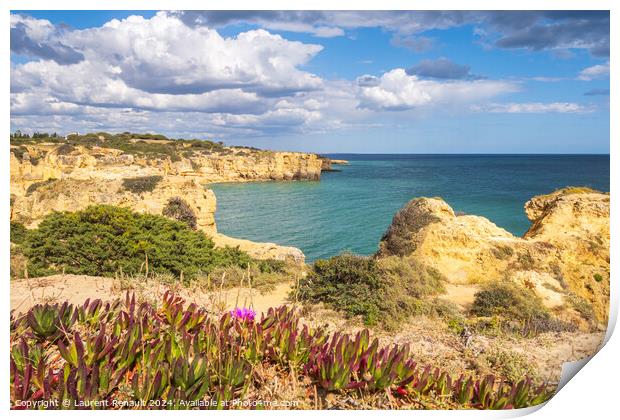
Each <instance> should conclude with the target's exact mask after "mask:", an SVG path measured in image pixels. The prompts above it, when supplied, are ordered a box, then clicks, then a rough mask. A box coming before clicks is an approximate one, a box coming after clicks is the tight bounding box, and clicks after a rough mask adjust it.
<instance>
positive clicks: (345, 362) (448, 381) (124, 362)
mask: <svg viewBox="0 0 620 420" xmlns="http://www.w3.org/2000/svg"><path fill="white" fill-rule="evenodd" d="M265 368H266V369H267V371H269V370H270V368H271V370H273V371H276V372H279V373H280V374H281V375H283V376H282V377H283V378H290V377H296V378H299V379H300V380H299V381H296V383H298V384H305V385H303V386H307V387H308V388H307V390H306V391H307V393H309V394H314V395H316V393H315V389H321V390H323V391H324V392H332V393H335V394H337V395H342V396H343V398H351V397H352V396H354V395H355V396H357V397H359V398H361V399H364V398H365V397H367V396H373V395H377V394H380V393H384V394H385V395H388V396H390V397H389V398H390V400H391V401H395V402H396V403H397V404H400V405H402V406H407V405H408V404H412V403H413V404H415V402H416V401H418V400H419V399H420V398H424V399H426V400H427V401H428V400H431V401H436V402H437V403H439V404H442V405H443V406H448V407H452V408H479V409H506V408H521V407H527V406H531V405H537V404H540V403H542V402H544V401H545V400H546V399H548V398H549V397H550V396H551V395H552V390H551V389H550V388H549V387H548V386H546V384H542V385H538V386H535V385H534V384H533V383H532V381H531V380H530V379H528V378H524V379H523V380H522V381H520V382H518V383H516V384H511V383H509V382H506V381H504V380H502V379H501V378H495V377H493V376H486V377H483V378H476V377H465V376H461V377H459V378H458V379H454V378H453V377H452V376H451V375H450V374H449V373H447V372H445V371H442V370H440V369H438V368H434V369H433V368H431V367H429V366H419V365H418V364H417V363H416V362H415V361H414V360H413V359H411V358H410V357H409V347H408V346H407V345H392V346H389V347H382V346H380V345H379V342H378V340H377V339H371V337H370V332H369V331H368V330H363V331H360V332H358V333H357V334H342V333H339V332H336V333H334V334H328V333H327V332H326V331H324V330H323V329H321V328H312V327H309V326H308V325H303V324H301V325H300V317H299V314H298V312H297V311H296V310H295V309H292V308H289V307H286V306H282V307H279V308H271V309H269V310H268V311H267V312H266V313H263V314H262V315H260V318H259V317H257V315H256V312H254V310H252V309H250V308H235V309H234V310H233V311H231V312H225V313H224V314H223V315H222V316H214V315H210V314H209V313H208V312H207V311H206V310H205V309H204V308H199V307H197V305H194V304H191V305H186V304H185V302H184V301H183V299H181V298H180V297H178V296H175V295H174V294H172V293H170V292H166V294H165V295H164V297H163V300H162V303H161V304H160V305H151V304H148V303H141V304H138V303H137V302H136V299H135V297H134V296H132V295H129V294H127V297H126V298H125V299H124V300H116V301H114V302H108V303H106V302H102V301H100V300H98V299H97V300H92V301H91V300H87V301H86V302H85V303H84V304H83V305H77V306H74V305H71V304H69V303H65V304H63V305H37V306H34V307H33V308H32V309H30V310H29V311H28V312H27V313H26V314H23V315H22V316H18V317H13V316H12V317H11V351H10V370H11V405H12V407H13V408H15V409H19V408H25V407H33V406H35V405H36V404H34V402H36V401H42V402H44V401H50V400H55V399H56V400H65V399H69V400H70V401H72V403H71V404H70V405H69V406H68V407H58V408H80V407H84V406H85V405H88V404H86V403H88V402H92V401H112V400H115V401H125V402H128V403H134V405H133V407H136V405H135V403H138V402H139V403H141V404H142V405H140V407H142V408H151V409H157V408H188V406H187V404H184V403H183V402H184V401H185V402H188V401H189V402H205V401H207V402H213V401H215V404H214V405H213V404H211V405H207V406H206V407H207V408H225V407H226V406H227V405H226V403H227V402H230V401H231V400H236V399H238V400H243V399H244V398H248V397H249V396H250V397H251V396H252V395H256V392H257V391H258V390H259V389H260V388H261V387H263V386H269V385H268V384H267V383H266V382H265V378H266V377H265V376H264V374H265V371H266V370H265ZM315 387H316V388H315ZM371 399H372V398H371ZM145 404H146V405H145ZM315 404H316V402H315ZM318 404H322V403H320V402H319V403H318ZM130 407H132V405H131V404H122V405H118V406H117V408H130ZM196 407H200V404H197V405H196ZM203 407H204V405H203ZM49 408H55V407H49Z"/></svg>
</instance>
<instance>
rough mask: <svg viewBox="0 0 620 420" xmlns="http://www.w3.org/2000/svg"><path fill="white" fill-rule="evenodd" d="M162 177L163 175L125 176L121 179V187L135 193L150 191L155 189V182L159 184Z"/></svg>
mask: <svg viewBox="0 0 620 420" xmlns="http://www.w3.org/2000/svg"><path fill="white" fill-rule="evenodd" d="M162 179H163V177H162V176H161V175H150V176H139V177H134V178H125V179H124V180H123V189H125V190H126V191H131V192H132V193H136V194H141V193H145V192H151V191H153V190H154V189H155V187H156V186H157V184H159V182H160V181H161V180H162Z"/></svg>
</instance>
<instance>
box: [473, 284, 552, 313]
mask: <svg viewBox="0 0 620 420" xmlns="http://www.w3.org/2000/svg"><path fill="white" fill-rule="evenodd" d="M472 312H473V313H474V315H477V316H494V315H501V316H504V317H507V318H510V319H515V320H528V319H535V318H548V317H549V312H548V311H547V310H546V309H545V307H544V306H543V303H542V299H540V297H538V296H537V295H536V294H535V293H534V292H533V291H532V290H530V289H527V288H525V287H520V286H518V285H516V284H514V283H513V282H510V281H501V282H490V283H487V284H486V285H484V286H483V287H482V290H480V291H479V292H477V293H476V295H475V299H474V303H473V305H472Z"/></svg>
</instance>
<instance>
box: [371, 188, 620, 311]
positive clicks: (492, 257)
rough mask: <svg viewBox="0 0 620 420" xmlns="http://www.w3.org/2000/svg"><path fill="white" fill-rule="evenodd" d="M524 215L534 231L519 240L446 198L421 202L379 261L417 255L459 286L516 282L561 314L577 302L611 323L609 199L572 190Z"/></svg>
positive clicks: (396, 227)
mask: <svg viewBox="0 0 620 420" xmlns="http://www.w3.org/2000/svg"><path fill="white" fill-rule="evenodd" d="M525 211H526V214H527V216H528V218H529V219H530V220H531V221H532V226H531V228H530V229H529V230H528V232H527V233H526V234H525V235H524V237H523V238H519V237H515V236H514V235H512V234H511V233H509V232H507V231H506V230H504V229H502V228H500V227H498V226H496V225H495V224H494V223H492V222H491V221H489V220H488V219H486V218H484V217H480V216H471V215H462V216H460V215H456V214H455V213H454V211H453V210H452V208H451V207H450V206H449V205H448V204H447V203H446V202H445V201H443V200H442V199H440V198H416V199H414V200H411V201H410V202H409V203H407V204H406V205H405V207H403V208H402V209H401V210H400V211H399V212H398V213H397V214H396V215H395V216H394V220H393V222H392V225H391V226H390V227H389V229H388V231H387V232H386V233H385V235H384V237H383V238H382V240H381V243H380V246H379V252H378V256H379V257H382V256H388V255H400V256H405V255H410V256H412V257H414V258H415V259H417V260H419V261H420V262H423V263H425V264H427V265H429V266H431V267H434V268H435V269H437V270H438V271H439V272H440V273H442V274H443V275H444V276H445V277H446V278H447V279H448V281H449V282H450V283H453V284H456V285H471V284H480V283H483V282H486V281H491V280H501V279H507V280H512V281H515V282H518V283H520V284H522V285H523V286H524V287H528V288H532V289H534V290H535V291H536V292H537V294H539V295H540V296H541V297H542V298H543V300H544V302H545V304H546V305H547V306H548V307H551V308H556V309H558V310H560V309H566V308H567V307H568V306H570V305H569V304H568V302H569V301H570V300H571V299H572V298H574V296H578V297H579V298H582V299H584V300H585V301H586V302H588V303H589V304H590V305H591V306H592V308H593V310H594V315H595V316H596V319H597V320H598V321H600V322H606V320H607V319H608V312H609V237H610V235H609V194H605V193H600V192H598V191H594V190H590V189H586V188H566V189H562V190H558V191H556V192H554V193H552V194H548V195H543V196H536V197H534V198H532V199H531V200H530V201H528V202H527V203H526V204H525Z"/></svg>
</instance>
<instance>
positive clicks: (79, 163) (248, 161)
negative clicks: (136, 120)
mask: <svg viewBox="0 0 620 420" xmlns="http://www.w3.org/2000/svg"><path fill="white" fill-rule="evenodd" d="M320 176H321V160H320V159H319V157H318V156H317V155H314V154H311V153H289V152H271V151H257V150H252V149H243V148H235V149H227V150H226V153H202V154H195V155H193V156H191V157H189V158H188V157H176V158H174V159H173V158H172V157H149V156H140V155H134V154H129V153H124V152H123V151H121V150H118V149H114V148H104V147H97V146H93V147H84V146H76V147H72V148H69V150H68V151H67V149H66V148H65V149H64V150H63V146H58V145H57V144H33V145H25V146H19V147H13V146H12V147H11V203H12V205H11V220H12V221H17V222H20V223H23V224H25V225H26V226H27V227H30V228H33V227H36V226H37V225H38V223H39V222H40V221H41V220H42V219H43V218H44V217H45V216H46V215H47V214H48V213H50V212H52V211H76V210H80V209H83V208H85V207H87V206H89V205H92V204H110V205H117V206H123V207H128V208H131V209H132V210H134V211H139V212H147V213H152V214H161V213H162V210H163V208H164V206H165V205H166V203H167V201H168V200H169V199H170V198H171V197H180V198H182V199H184V200H185V201H186V202H187V203H188V204H189V205H190V207H191V208H192V209H193V210H194V212H195V214H196V216H197V225H198V228H199V229H201V230H203V231H205V232H206V233H207V234H209V235H210V236H212V238H213V240H214V242H215V243H216V245H218V246H224V245H230V246H239V248H240V249H241V250H244V251H246V252H248V253H249V254H250V255H252V256H254V257H256V258H275V259H287V258H291V259H294V260H296V261H303V259H304V256H303V253H302V252H301V251H300V250H299V249H297V248H292V247H281V246H278V245H276V244H272V243H256V242H251V241H247V240H242V239H235V238H230V237H227V236H224V235H221V234H219V233H217V229H216V226H215V218H214V214H215V209H216V199H215V194H214V193H213V191H211V190H209V189H207V188H206V187H205V185H206V184H208V183H212V182H241V181H258V180H293V179H308V180H317V179H319V178H320ZM139 177H145V178H146V177H152V178H154V179H158V181H157V182H156V185H155V187H154V188H153V189H152V190H148V191H140V192H135V191H132V190H130V189H127V188H125V186H124V182H125V181H126V180H128V179H133V178H139Z"/></svg>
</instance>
